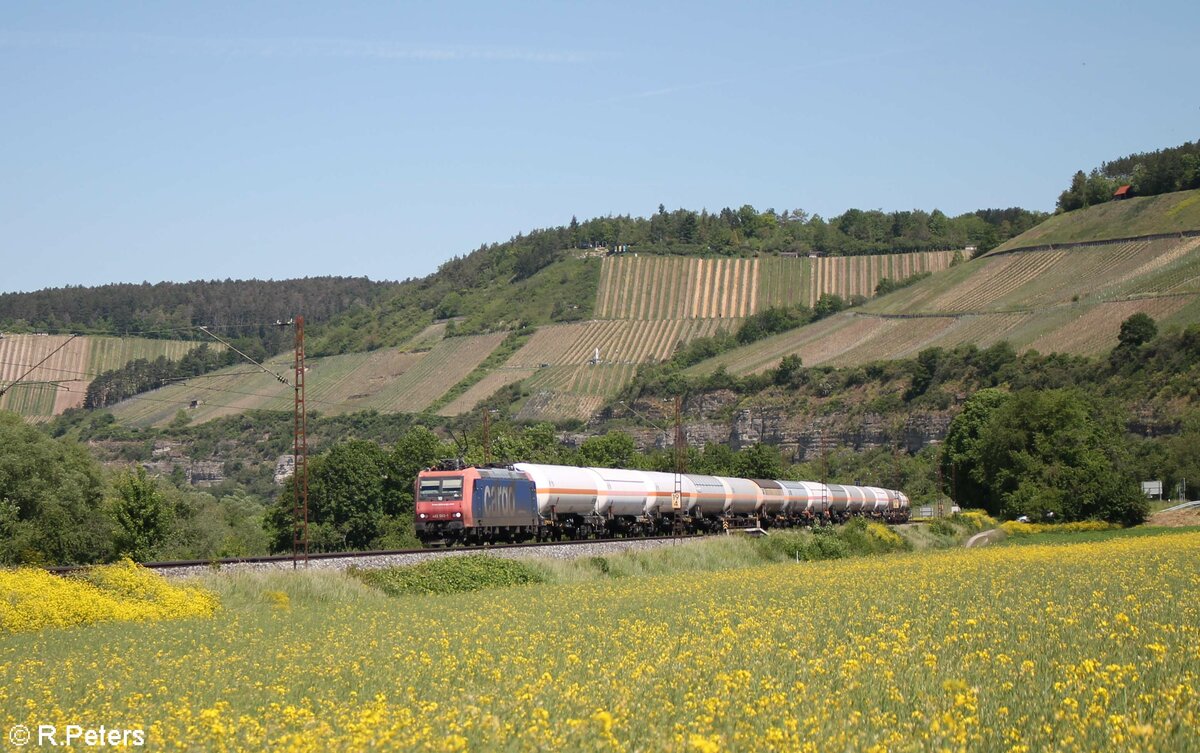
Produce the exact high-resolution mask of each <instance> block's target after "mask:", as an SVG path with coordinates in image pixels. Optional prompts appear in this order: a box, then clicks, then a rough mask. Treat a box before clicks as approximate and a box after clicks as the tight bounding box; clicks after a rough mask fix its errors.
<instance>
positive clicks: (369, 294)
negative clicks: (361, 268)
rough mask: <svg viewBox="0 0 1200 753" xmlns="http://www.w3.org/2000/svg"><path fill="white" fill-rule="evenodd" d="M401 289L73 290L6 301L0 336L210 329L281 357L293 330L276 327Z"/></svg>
mask: <svg viewBox="0 0 1200 753" xmlns="http://www.w3.org/2000/svg"><path fill="white" fill-rule="evenodd" d="M395 286H396V285H395V283H390V282H372V281H371V280H368V279H367V278H365V277H306V278H303V279H296V280H196V281H193V282H160V283H156V284H150V283H146V282H143V283H140V284H133V283H117V284H112V285H100V286H95V287H87V286H81V285H68V286H66V287H61V288H46V289H44V290H38V291H35V292H31V293H3V294H0V329H2V330H5V331H15V332H50V333H55V332H83V333H88V334H101V335H126V334H133V335H138V336H143V337H151V338H158V339H168V340H189V339H195V340H200V339H208V336H207V335H204V334H202V333H199V332H196V331H195V330H194V328H195V327H198V326H207V327H212V328H214V331H216V332H217V333H218V334H221V335H222V336H224V337H243V338H253V339H255V340H257V341H259V342H261V343H262V344H263V345H264V346H265V347H266V348H267V349H268V350H270V351H271V352H277V351H278V350H279V349H280V347H282V346H285V345H286V344H288V343H290V339H289V338H290V330H289V331H287V332H283V331H281V328H279V327H274V326H272V325H273V323H274V322H276V321H286V320H288V319H289V318H290V317H292V316H295V315H302V316H304V317H305V320H306V321H307V322H310V323H314V324H317V323H320V322H322V321H326V320H328V319H330V318H331V317H333V316H334V315H336V314H339V313H341V312H343V311H346V310H348V309H351V308H354V307H360V306H367V305H370V304H371V303H374V302H375V301H378V300H380V298H382V297H383V296H384V295H385V294H386V293H387V292H388V291H389V290H392V289H394V288H395Z"/></svg>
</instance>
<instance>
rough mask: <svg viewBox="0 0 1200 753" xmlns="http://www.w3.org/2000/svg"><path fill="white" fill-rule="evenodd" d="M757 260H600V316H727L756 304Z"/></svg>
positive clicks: (743, 312) (747, 311) (744, 312)
mask: <svg viewBox="0 0 1200 753" xmlns="http://www.w3.org/2000/svg"><path fill="white" fill-rule="evenodd" d="M758 279H759V273H758V260H756V259H693V258H685V257H679V256H640V257H639V256H617V257H608V258H606V259H604V263H603V265H602V266H601V269H600V286H599V289H598V291H597V293H596V306H595V316H596V318H598V319H711V318H715V319H730V318H740V317H745V316H748V315H749V314H752V313H754V311H756V310H757V308H758V298H757V296H758Z"/></svg>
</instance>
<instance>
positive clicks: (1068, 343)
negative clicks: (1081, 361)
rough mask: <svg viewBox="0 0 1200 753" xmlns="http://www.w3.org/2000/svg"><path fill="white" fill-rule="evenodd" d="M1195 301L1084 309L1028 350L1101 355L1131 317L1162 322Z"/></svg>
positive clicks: (1121, 303) (1120, 303) (1153, 301)
mask: <svg viewBox="0 0 1200 753" xmlns="http://www.w3.org/2000/svg"><path fill="white" fill-rule="evenodd" d="M1196 299H1197V296H1171V297H1164V298H1142V299H1138V300H1133V301H1113V302H1106V303H1098V304H1096V305H1094V306H1089V307H1087V308H1086V309H1085V310H1083V311H1082V312H1081V313H1080V314H1079V315H1078V316H1077V317H1076V318H1075V319H1074V320H1073V321H1072V322H1071V323H1070V324H1067V325H1066V326H1063V327H1059V328H1058V329H1056V330H1054V331H1053V332H1050V333H1048V334H1046V335H1044V336H1043V337H1040V338H1038V339H1037V340H1034V341H1033V342H1032V343H1030V347H1032V348H1033V349H1034V350H1037V351H1039V352H1042V353H1054V352H1061V353H1077V354H1080V355H1096V354H1099V353H1104V352H1106V351H1109V350H1111V349H1112V348H1113V347H1115V346H1116V344H1117V334H1118V333H1119V332H1120V329H1121V322H1123V321H1125V320H1126V319H1128V318H1129V317H1131V316H1133V315H1134V314H1137V313H1144V314H1149V315H1150V316H1152V317H1154V318H1155V319H1158V320H1161V319H1164V318H1166V317H1168V316H1170V315H1172V314H1174V313H1175V312H1176V311H1179V310H1180V309H1182V308H1183V307H1184V306H1186V305H1188V304H1189V303H1192V302H1194V301H1195V300H1196Z"/></svg>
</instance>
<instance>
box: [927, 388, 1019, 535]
mask: <svg viewBox="0 0 1200 753" xmlns="http://www.w3.org/2000/svg"><path fill="white" fill-rule="evenodd" d="M1007 400H1008V393H1006V392H1003V391H1002V390H998V389H986V390H979V391H978V392H976V393H975V394H974V395H972V396H971V397H970V398H969V399H968V400H967V402H966V403H965V404H964V405H963V408H962V411H960V412H959V414H958V415H957V416H955V417H954V420H953V421H951V422H950V428H949V429H948V430H947V432H946V439H945V441H944V443H943V450H942V460H941V462H942V478H943V479H944V483H945V484H946V485H947V489H948V491H949V492H950V495H951V497H952V498H953V499H954V501H955V502H957V503H958V504H959V505H961V506H962V507H978V508H983V509H985V510H988V511H989V512H999V509H1000V504H999V500H993V499H991V498H990V492H991V490H990V489H989V488H988V487H987V485H986V484H985V483H984V478H983V467H984V466H983V448H982V446H981V444H980V442H981V439H980V438H981V436H982V435H983V432H984V428H985V427H986V426H987V425H988V423H989V422H990V421H991V420H992V416H993V415H995V413H996V411H997V410H999V409H1000V407H1001V406H1002V405H1004V403H1005V402H1006V401H1007Z"/></svg>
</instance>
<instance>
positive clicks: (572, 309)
mask: <svg viewBox="0 0 1200 753" xmlns="http://www.w3.org/2000/svg"><path fill="white" fill-rule="evenodd" d="M1047 216H1048V215H1046V214H1045V213H1043V212H1032V211H1029V210H1026V209H1020V208H1010V209H982V210H979V211H975V212H969V213H966V214H962V215H959V216H957V217H949V216H947V215H946V214H944V213H942V212H940V211H938V210H936V209H935V210H933V211H932V212H926V211H923V210H913V211H903V212H883V211H879V210H870V211H864V210H861V209H850V210H847V211H846V212H844V213H842V214H840V215H838V216H836V217H833V218H831V219H828V220H827V219H824V218H822V217H820V216H819V215H809V214H808V213H807V212H805V211H803V210H801V209H795V210H785V211H782V212H777V211H776V210H774V209H765V210H761V211H760V210H758V209H755V208H754V207H752V206H749V205H745V206H743V207H741V208H740V209H730V208H725V209H722V210H721V211H719V212H708V211H700V212H695V211H692V210H688V209H676V210H674V211H667V209H666V208H665V207H663V206H661V205H660V206H659V208H658V211H657V212H655V213H654V214H653V215H651V216H650V217H631V216H629V215H621V216H609V217H597V218H594V219H590V220H585V221H582V222H580V221H579V220H577V219H575V218H571V221H570V222H569V223H568V224H566V225H560V226H558V227H552V228H544V229H539V230H534V231H532V232H529V233H527V234H520V235H517V236H515V237H513V238H511V239H509V240H508V241H505V242H504V243H493V244H490V245H483V246H481V247H480V248H479V249H477V250H476V251H474V252H473V253H470V254H468V255H466V256H461V257H456V258H454V259H451V260H450V261H447V262H446V263H445V264H443V265H442V266H441V267H440V268H439V269H438V271H437V272H436V273H435V274H432V275H430V276H428V277H425V278H423V279H421V280H412V281H407V282H405V283H404V284H402V285H401V286H400V288H399V289H397V290H396V291H395V292H394V293H392V294H391V295H390V296H389V298H388V300H387V301H385V302H383V303H382V304H381V305H379V306H376V307H374V309H359V310H357V311H351V312H347V313H346V314H344V315H342V316H340V317H338V318H337V319H336V320H335V321H334V322H333V323H331V325H330V326H329V327H326V328H324V329H323V330H322V331H321V333H320V335H319V336H318V337H317V338H316V339H315V340H314V344H313V350H314V352H316V353H322V354H331V353H350V352H355V351H362V350H372V349H375V348H379V347H384V346H392V345H400V344H401V343H403V342H404V341H405V340H407V339H408V338H409V337H411V336H412V335H413V334H415V333H416V332H417V331H418V330H419V329H420V328H421V327H423V326H425V325H426V324H428V323H429V322H430V321H432V320H433V319H446V318H451V317H461V320H459V321H457V322H456V325H455V327H454V330H453V331H454V332H457V333H458V334H464V333H478V332H482V331H494V330H497V329H516V328H518V327H520V326H521V325H523V324H535V325H536V324H547V323H551V322H571V321H579V320H581V319H588V318H590V316H591V314H592V311H591V306H592V302H593V300H594V297H595V292H596V288H597V284H598V281H599V265H598V264H595V263H591V264H589V263H588V262H595V261H596V260H595V259H581V258H580V257H581V256H586V255H588V254H589V253H594V252H595V251H596V250H597V249H601V250H604V249H608V250H613V249H617V248H624V249H625V250H626V251H628V252H631V253H637V254H640V255H646V254H660V255H667V254H669V255H675V256H679V255H683V256H707V257H712V256H725V257H734V256H756V255H759V256H762V255H773V254H778V253H784V252H786V253H797V254H807V253H809V252H816V253H820V254H823V255H826V256H857V255H865V254H889V253H901V252H911V251H926V250H946V249H962V248H964V247H966V246H972V245H973V246H976V247H977V248H978V249H979V250H981V251H986V250H988V249H991V248H993V247H995V246H997V245H999V244H1000V243H1003V242H1004V241H1005V240H1008V239H1009V238H1012V237H1014V236H1016V235H1019V234H1020V233H1022V232H1025V231H1026V230H1028V229H1030V228H1032V227H1034V226H1036V225H1037V224H1038V223H1040V222H1042V221H1043V220H1044V219H1045V218H1046V217H1047Z"/></svg>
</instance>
